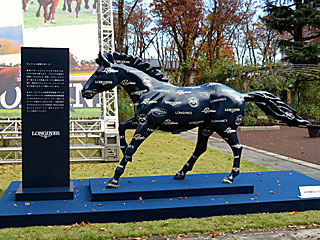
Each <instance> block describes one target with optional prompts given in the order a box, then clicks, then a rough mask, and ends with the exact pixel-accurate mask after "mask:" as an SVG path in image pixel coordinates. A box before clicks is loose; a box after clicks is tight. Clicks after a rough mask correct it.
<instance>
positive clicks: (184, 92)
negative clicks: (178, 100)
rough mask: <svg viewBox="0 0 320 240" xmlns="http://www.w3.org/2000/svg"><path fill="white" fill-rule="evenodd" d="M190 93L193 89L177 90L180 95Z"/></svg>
mask: <svg viewBox="0 0 320 240" xmlns="http://www.w3.org/2000/svg"><path fill="white" fill-rule="evenodd" d="M189 93H191V91H184V90H178V91H177V92H176V94H178V95H184V94H189Z"/></svg>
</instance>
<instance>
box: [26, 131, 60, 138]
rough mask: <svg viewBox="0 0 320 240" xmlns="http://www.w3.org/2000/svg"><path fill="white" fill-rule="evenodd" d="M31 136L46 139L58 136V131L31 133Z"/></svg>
mask: <svg viewBox="0 0 320 240" xmlns="http://www.w3.org/2000/svg"><path fill="white" fill-rule="evenodd" d="M31 136H33V137H42V138H44V139H47V138H50V137H52V136H60V131H31Z"/></svg>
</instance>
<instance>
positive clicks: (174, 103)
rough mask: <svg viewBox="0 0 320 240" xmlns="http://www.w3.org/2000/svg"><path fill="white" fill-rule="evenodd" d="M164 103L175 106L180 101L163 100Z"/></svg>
mask: <svg viewBox="0 0 320 240" xmlns="http://www.w3.org/2000/svg"><path fill="white" fill-rule="evenodd" d="M164 103H165V104H167V105H171V106H173V107H174V106H176V105H180V104H182V102H171V101H164Z"/></svg>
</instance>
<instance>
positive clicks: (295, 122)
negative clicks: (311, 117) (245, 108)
mask: <svg viewBox="0 0 320 240" xmlns="http://www.w3.org/2000/svg"><path fill="white" fill-rule="evenodd" d="M243 96H244V100H245V101H246V102H254V103H256V104H257V106H258V107H259V108H260V109H261V110H262V111H264V112H265V113H266V114H267V115H268V116H269V117H272V118H275V119H278V120H280V121H282V122H284V123H286V124H287V125H288V126H294V127H305V126H306V125H307V124H308V123H309V121H307V120H304V119H303V118H302V117H300V116H298V115H297V111H296V110H294V109H293V108H291V107H290V106H288V105H287V104H286V103H284V102H283V101H282V100H281V99H280V98H278V97H276V96H275V95H273V94H271V93H269V92H265V91H253V92H249V93H244V94H243Z"/></svg>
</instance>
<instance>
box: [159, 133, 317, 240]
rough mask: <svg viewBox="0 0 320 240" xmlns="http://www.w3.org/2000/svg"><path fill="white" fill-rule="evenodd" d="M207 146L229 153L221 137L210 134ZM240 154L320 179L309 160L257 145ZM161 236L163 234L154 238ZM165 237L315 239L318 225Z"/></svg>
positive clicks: (189, 137) (190, 239)
mask: <svg viewBox="0 0 320 240" xmlns="http://www.w3.org/2000/svg"><path fill="white" fill-rule="evenodd" d="M178 136H179V137H181V138H183V139H187V140H190V141H192V142H196V140H197V134H196V132H195V131H188V132H184V133H181V134H179V135H178ZM208 146H209V147H211V148H213V149H216V150H218V151H220V152H224V153H227V154H230V155H232V152H231V149H230V147H229V145H228V144H227V143H226V142H225V141H224V140H222V139H218V138H215V137H210V139H209V143H208ZM242 158H243V159H245V160H248V161H249V162H252V163H256V164H259V165H262V166H265V167H268V168H270V169H272V170H276V171H289V170H294V171H297V172H300V173H302V174H305V175H307V176H310V177H313V178H316V179H320V165H317V164H313V163H308V162H305V161H302V160H299V159H294V158H290V157H286V156H282V155H279V154H275V153H271V152H267V151H264V150H260V149H256V148H253V147H249V146H245V145H244V148H243V152H242ZM155 239H163V238H153V240H155ZM166 239H188V240H199V239H223V240H234V239H239V240H262V239H263V240H264V239H268V240H269V239H271V240H273V239H281V240H294V239H317V240H320V228H319V227H314V228H302V227H301V228H296V229H290V230H281V229H280V230H272V231H257V232H237V233H226V234H223V235H221V236H212V235H210V234H195V235H188V236H186V237H177V236H176V237H169V238H166Z"/></svg>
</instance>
